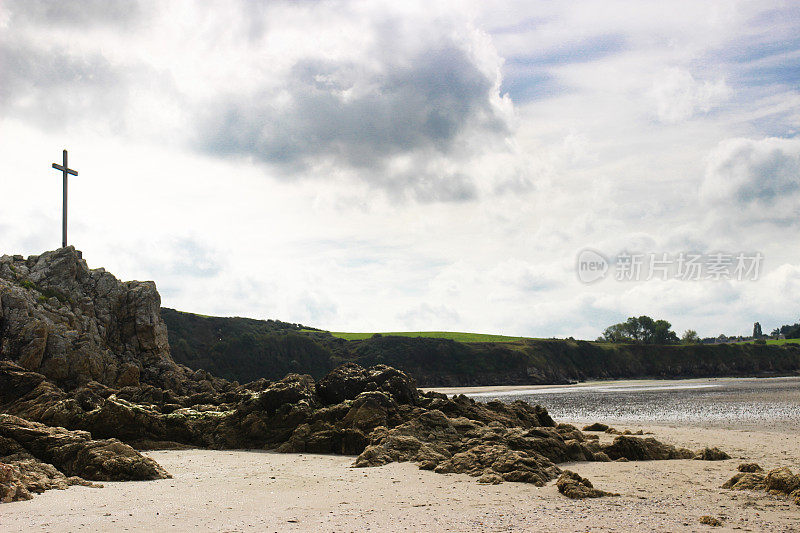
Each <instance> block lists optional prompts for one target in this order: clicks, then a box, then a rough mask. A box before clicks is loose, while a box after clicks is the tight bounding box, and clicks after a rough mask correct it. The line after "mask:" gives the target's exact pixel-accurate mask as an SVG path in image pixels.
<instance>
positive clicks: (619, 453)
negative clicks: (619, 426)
mask: <svg viewBox="0 0 800 533" xmlns="http://www.w3.org/2000/svg"><path fill="white" fill-rule="evenodd" d="M601 451H603V452H604V453H605V454H606V455H607V456H608V457H609V458H610V459H611V460H616V459H620V458H625V459H628V460H631V461H648V460H653V459H655V460H665V459H692V458H694V456H695V454H694V452H692V451H691V450H688V449H686V448H676V447H675V446H672V445H670V444H664V443H661V442H658V441H657V440H655V439H654V438H652V437H648V438H645V439H640V438H638V437H630V436H619V437H616V438H615V439H614V442H613V443H611V444H608V445H605V446H603V447H602V450H601Z"/></svg>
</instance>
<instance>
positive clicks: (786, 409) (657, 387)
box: [467, 377, 800, 432]
mask: <svg viewBox="0 0 800 533" xmlns="http://www.w3.org/2000/svg"><path fill="white" fill-rule="evenodd" d="M467 396H471V397H473V398H475V399H476V400H480V401H489V400H493V399H496V400H500V401H503V402H511V401H514V400H524V401H526V402H528V403H531V404H539V405H543V406H545V407H546V408H547V410H548V411H549V412H550V414H551V416H552V417H553V418H554V419H556V420H557V421H558V420H570V421H601V422H610V423H617V424H634V423H639V424H663V425H675V426H678V425H680V426H686V425H689V426H697V427H728V428H741V429H755V428H758V429H769V430H776V431H781V430H783V429H786V430H789V431H792V432H795V431H797V428H798V427H800V377H791V378H742V379H708V380H701V379H692V380H677V381H654V380H647V381H644V380H643V381H625V382H613V381H609V382H597V383H593V384H579V385H574V386H572V385H569V386H564V387H542V388H535V387H524V388H520V389H519V390H513V391H503V392H482V393H471V394H470V393H468V394H467Z"/></svg>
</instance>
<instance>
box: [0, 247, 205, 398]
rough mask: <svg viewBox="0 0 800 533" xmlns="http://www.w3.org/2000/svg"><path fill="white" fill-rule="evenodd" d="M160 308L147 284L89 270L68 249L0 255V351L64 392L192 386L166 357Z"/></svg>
mask: <svg viewBox="0 0 800 533" xmlns="http://www.w3.org/2000/svg"><path fill="white" fill-rule="evenodd" d="M160 306H161V298H160V296H159V294H158V292H157V291H156V286H155V284H154V283H153V282H150V281H147V282H139V281H129V282H121V281H119V280H118V279H117V278H115V277H114V276H113V275H111V274H109V273H108V272H106V271H105V270H104V269H102V268H99V269H94V270H90V269H89V268H88V266H87V265H86V261H84V260H83V258H82V257H81V253H80V252H78V251H76V250H75V249H74V248H73V247H72V246H68V247H66V248H60V249H58V250H55V251H52V252H45V253H43V254H42V255H39V256H30V257H28V258H27V259H23V258H22V257H21V256H8V255H4V256H2V257H0V353H2V356H3V358H5V359H10V360H12V361H16V362H18V363H19V364H20V366H22V367H23V368H24V369H27V370H33V371H36V372H39V373H41V374H44V375H45V376H46V377H47V378H48V379H50V380H52V381H53V382H55V383H56V384H58V385H60V386H62V387H66V388H68V389H71V388H74V387H77V386H80V385H82V384H85V383H87V382H89V381H97V382H99V383H102V384H104V385H108V386H114V387H121V386H127V385H133V386H135V385H138V384H139V383H140V382H141V381H144V382H147V383H152V384H156V385H159V386H161V387H165V388H172V389H179V388H184V387H187V386H189V387H196V386H197V385H196V383H195V382H194V381H192V380H191V379H189V378H190V376H191V371H189V370H188V369H187V368H185V367H181V366H180V365H177V364H176V363H175V362H174V361H173V360H172V358H171V357H170V353H169V343H168V340H167V329H166V326H165V325H164V322H163V321H162V320H161V316H160Z"/></svg>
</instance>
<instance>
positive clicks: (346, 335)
mask: <svg viewBox="0 0 800 533" xmlns="http://www.w3.org/2000/svg"><path fill="white" fill-rule="evenodd" d="M330 333H331V335H333V336H334V337H338V338H340V339H345V340H348V341H360V340H364V339H369V338H371V337H372V336H374V335H375V333H351V332H344V331H331V332H330ZM380 335H383V336H386V337H423V338H426V339H449V340H454V341H457V342H519V341H522V340H525V339H528V338H530V337H512V336H510V335H492V334H489V333H464V332H459V331H388V332H381V333H380Z"/></svg>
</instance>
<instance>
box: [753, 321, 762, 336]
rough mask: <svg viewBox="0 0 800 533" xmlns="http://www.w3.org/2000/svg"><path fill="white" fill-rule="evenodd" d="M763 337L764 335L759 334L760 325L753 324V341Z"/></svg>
mask: <svg viewBox="0 0 800 533" xmlns="http://www.w3.org/2000/svg"><path fill="white" fill-rule="evenodd" d="M763 336H764V334H763V333H761V324H759V323H758V322H756V323H755V324H753V338H754V339H760V338H761V337H763Z"/></svg>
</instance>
